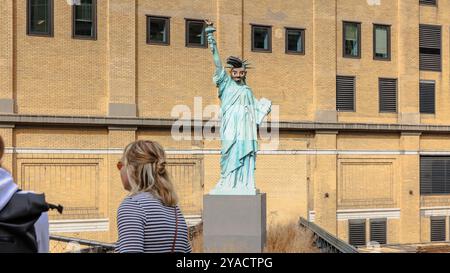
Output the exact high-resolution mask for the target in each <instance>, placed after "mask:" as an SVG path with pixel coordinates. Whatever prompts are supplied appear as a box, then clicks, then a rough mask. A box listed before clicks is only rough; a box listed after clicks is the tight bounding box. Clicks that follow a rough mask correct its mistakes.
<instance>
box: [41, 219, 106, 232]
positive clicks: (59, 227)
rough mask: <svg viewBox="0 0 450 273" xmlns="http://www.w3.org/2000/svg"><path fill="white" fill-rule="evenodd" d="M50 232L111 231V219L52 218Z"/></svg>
mask: <svg viewBox="0 0 450 273" xmlns="http://www.w3.org/2000/svg"><path fill="white" fill-rule="evenodd" d="M49 224H50V233H70V232H92V231H109V219H79V220H50V221H49Z"/></svg>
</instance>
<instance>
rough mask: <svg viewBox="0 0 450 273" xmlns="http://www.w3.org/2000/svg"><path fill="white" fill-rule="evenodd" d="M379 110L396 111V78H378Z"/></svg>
mask: <svg viewBox="0 0 450 273" xmlns="http://www.w3.org/2000/svg"><path fill="white" fill-rule="evenodd" d="M378 89H379V104H380V105H379V106H380V112H391V113H396V112H397V79H383V78H380V79H379V83H378Z"/></svg>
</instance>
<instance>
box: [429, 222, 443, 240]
mask: <svg viewBox="0 0 450 273" xmlns="http://www.w3.org/2000/svg"><path fill="white" fill-rule="evenodd" d="M430 222H431V223H430V235H431V241H432V242H443V241H445V217H431V218H430Z"/></svg>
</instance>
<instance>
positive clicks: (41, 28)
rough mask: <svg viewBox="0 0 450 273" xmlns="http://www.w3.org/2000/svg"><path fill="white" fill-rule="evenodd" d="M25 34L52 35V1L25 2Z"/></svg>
mask: <svg viewBox="0 0 450 273" xmlns="http://www.w3.org/2000/svg"><path fill="white" fill-rule="evenodd" d="M27 34H28V35H37V36H52V35H53V0H28V1H27Z"/></svg>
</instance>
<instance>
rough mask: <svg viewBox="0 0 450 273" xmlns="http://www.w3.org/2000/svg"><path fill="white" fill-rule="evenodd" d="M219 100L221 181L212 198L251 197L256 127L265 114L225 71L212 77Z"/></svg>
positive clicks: (247, 92) (248, 90)
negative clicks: (228, 195) (218, 195)
mask: <svg viewBox="0 0 450 273" xmlns="http://www.w3.org/2000/svg"><path fill="white" fill-rule="evenodd" d="M213 80H214V82H215V83H216V85H217V87H218V96H219V98H220V100H221V107H220V110H221V127H220V137H221V142H222V148H221V159H220V168H221V178H220V181H219V183H218V184H217V186H216V188H215V189H214V190H213V191H212V193H213V194H250V195H251V194H255V193H256V188H255V178H254V172H255V163H256V152H257V150H258V143H257V124H260V122H261V121H262V119H263V118H264V116H265V115H266V114H267V110H266V111H264V107H263V106H264V103H260V102H259V101H258V100H257V99H256V98H255V97H254V96H253V93H252V90H251V89H250V87H249V86H247V85H245V84H242V85H240V84H238V83H236V82H235V81H234V80H233V79H232V78H231V77H230V75H228V73H226V71H225V69H221V70H219V71H218V72H216V74H215V75H214V77H213Z"/></svg>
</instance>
